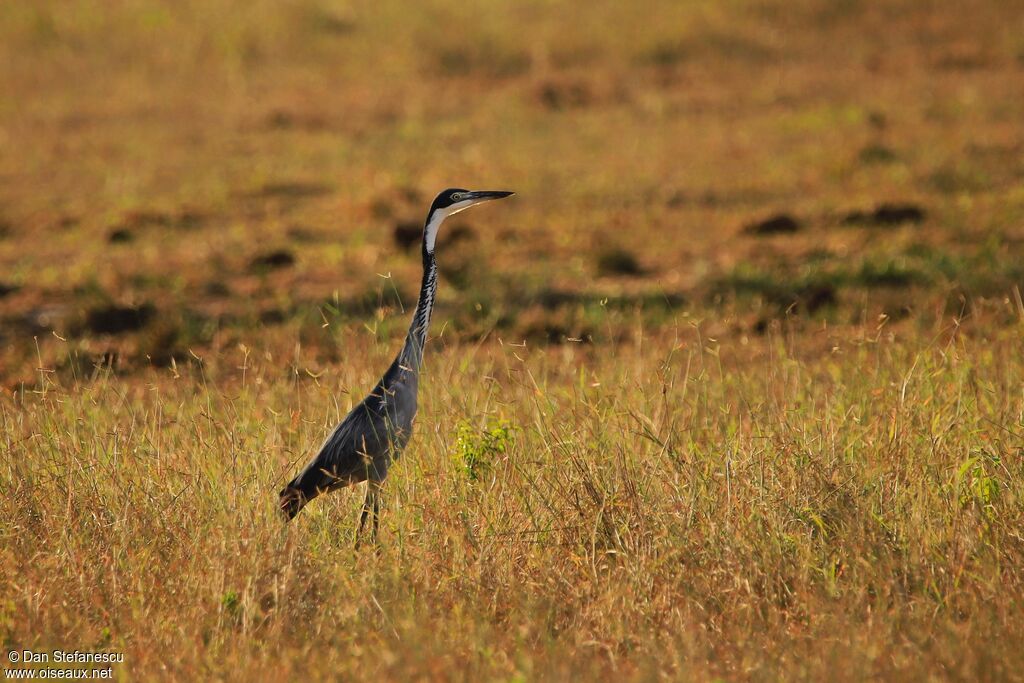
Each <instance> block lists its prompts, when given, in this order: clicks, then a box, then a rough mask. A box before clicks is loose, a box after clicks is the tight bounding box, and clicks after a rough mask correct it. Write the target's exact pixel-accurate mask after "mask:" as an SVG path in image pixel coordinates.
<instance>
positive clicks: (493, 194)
mask: <svg viewBox="0 0 1024 683" xmlns="http://www.w3.org/2000/svg"><path fill="white" fill-rule="evenodd" d="M513 194H515V192H505V191H503V190H480V191H476V192H470V193H469V198H470V199H472V200H473V203H474V204H475V203H477V202H489V201H491V200H492V199H503V198H505V197H508V196H509V195H513Z"/></svg>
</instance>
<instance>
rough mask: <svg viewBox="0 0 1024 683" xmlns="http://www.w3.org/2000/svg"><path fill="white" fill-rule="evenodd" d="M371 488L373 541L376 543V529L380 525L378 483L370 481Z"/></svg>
mask: <svg viewBox="0 0 1024 683" xmlns="http://www.w3.org/2000/svg"><path fill="white" fill-rule="evenodd" d="M370 487H371V488H372V489H373V543H374V545H376V543H377V529H378V528H379V527H380V485H379V484H374V483H373V482H371V483H370Z"/></svg>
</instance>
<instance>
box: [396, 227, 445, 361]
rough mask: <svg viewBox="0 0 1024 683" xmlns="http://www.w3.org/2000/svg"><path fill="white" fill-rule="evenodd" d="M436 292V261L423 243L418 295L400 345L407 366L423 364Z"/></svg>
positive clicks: (432, 253) (402, 357)
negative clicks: (409, 322) (406, 331)
mask: <svg viewBox="0 0 1024 683" xmlns="http://www.w3.org/2000/svg"><path fill="white" fill-rule="evenodd" d="M431 246H433V245H431ZM436 293H437V261H436V260H435V259H434V252H433V250H432V249H430V250H428V249H427V244H426V242H424V244H423V282H422V283H421V284H420V297H419V300H418V301H417V302H416V312H415V313H414V314H413V316H412V323H411V324H410V325H409V334H408V335H406V338H405V346H404V347H402V354H401V360H402V362H403V363H404V364H406V365H407V366H409V367H411V368H413V369H415V370H417V371H418V370H419V369H420V367H421V366H422V365H423V349H424V347H426V345H427V329H428V328H429V327H430V314H431V313H432V312H433V310H434V295H435V294H436Z"/></svg>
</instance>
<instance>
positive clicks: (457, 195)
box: [452, 192, 465, 202]
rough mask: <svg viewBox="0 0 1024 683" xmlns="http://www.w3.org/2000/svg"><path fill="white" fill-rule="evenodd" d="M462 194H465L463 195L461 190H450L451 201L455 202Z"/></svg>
mask: <svg viewBox="0 0 1024 683" xmlns="http://www.w3.org/2000/svg"><path fill="white" fill-rule="evenodd" d="M464 196H465V195H463V194H462V193H461V192H452V201H453V202H457V201H459V200H460V199H462V198H463V197H464Z"/></svg>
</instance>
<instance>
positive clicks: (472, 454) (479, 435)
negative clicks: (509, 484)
mask: <svg viewBox="0 0 1024 683" xmlns="http://www.w3.org/2000/svg"><path fill="white" fill-rule="evenodd" d="M512 432H513V428H512V426H511V425H510V424H509V423H508V422H507V421H506V420H494V419H489V420H488V421H487V426H486V427H484V428H483V429H479V428H477V427H474V426H473V425H471V424H469V423H468V422H466V421H462V422H460V423H459V426H458V428H457V430H456V440H455V451H456V457H457V459H458V464H459V468H460V469H461V470H462V471H463V472H464V473H465V474H466V476H467V477H468V478H469V480H470V481H479V480H481V479H483V478H484V477H485V476H486V475H487V473H488V472H490V470H491V466H492V465H493V463H494V459H495V457H496V456H499V455H503V454H505V453H507V452H508V449H509V446H511V445H512V439H513V434H512Z"/></svg>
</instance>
